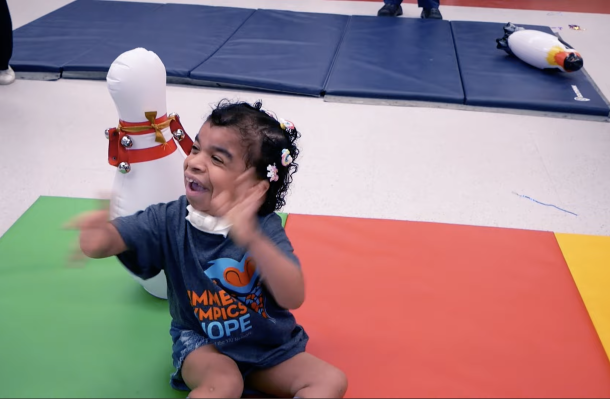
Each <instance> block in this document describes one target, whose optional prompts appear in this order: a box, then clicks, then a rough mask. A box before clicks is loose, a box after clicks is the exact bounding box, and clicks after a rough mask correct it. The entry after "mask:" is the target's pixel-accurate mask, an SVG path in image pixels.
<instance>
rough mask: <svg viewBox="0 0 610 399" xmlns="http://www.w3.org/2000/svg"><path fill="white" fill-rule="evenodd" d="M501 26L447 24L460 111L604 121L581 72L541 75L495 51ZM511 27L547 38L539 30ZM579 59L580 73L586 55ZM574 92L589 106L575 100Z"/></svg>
mask: <svg viewBox="0 0 610 399" xmlns="http://www.w3.org/2000/svg"><path fill="white" fill-rule="evenodd" d="M507 22H508V21H507ZM504 25H505V24H502V23H489V22H466V21H457V22H455V21H454V22H451V26H452V29H453V36H454V39H455V47H456V51H457V55H458V61H459V63H460V72H461V74H462V82H463V85H464V92H465V95H466V105H472V106H483V107H497V108H513V109H524V110H532V111H545V112H557V113H567V114H581V115H595V116H608V114H609V113H610V108H609V107H608V104H607V103H606V102H605V101H604V99H603V98H602V97H601V96H600V94H599V93H598V92H597V91H596V89H595V87H594V86H593V84H592V82H591V81H590V80H589V78H588V77H587V75H585V73H584V72H583V71H582V70H580V71H577V72H572V73H566V72H562V71H560V70H554V71H543V70H540V69H538V68H535V67H532V66H530V65H528V64H526V63H525V62H523V61H521V60H520V59H518V58H516V57H514V56H510V55H508V54H507V53H506V52H505V51H504V50H500V49H497V48H496V39H498V38H501V37H503V36H504V30H503V27H504ZM516 25H517V26H523V27H524V28H527V29H536V30H540V31H542V32H546V33H551V34H552V33H553V32H552V30H551V29H550V28H548V27H544V26H528V25H519V24H516ZM582 56H583V58H584V62H585V67H586V65H587V54H582ZM577 92H580V93H581V95H582V97H584V98H585V99H588V100H589V101H582V99H580V100H578V98H579V96H578V94H577Z"/></svg>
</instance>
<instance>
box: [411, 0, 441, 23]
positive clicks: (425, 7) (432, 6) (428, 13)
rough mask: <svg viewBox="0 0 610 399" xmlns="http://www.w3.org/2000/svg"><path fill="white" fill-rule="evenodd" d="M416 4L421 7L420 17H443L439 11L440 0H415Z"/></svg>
mask: <svg viewBox="0 0 610 399" xmlns="http://www.w3.org/2000/svg"><path fill="white" fill-rule="evenodd" d="M417 5H418V6H419V7H420V8H422V11H421V17H422V18H425V19H443V15H442V14H441V12H440V11H439V7H440V6H441V4H440V0H417Z"/></svg>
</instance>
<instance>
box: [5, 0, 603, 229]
mask: <svg viewBox="0 0 610 399" xmlns="http://www.w3.org/2000/svg"><path fill="white" fill-rule="evenodd" d="M149 1H151V0H149ZM152 1H155V0H152ZM159 1H160V0H159ZM69 2H70V1H69V0H9V7H10V9H11V13H12V18H13V24H14V28H17V27H19V26H21V25H23V24H26V23H28V22H30V21H32V20H34V19H36V18H38V17H40V16H42V15H44V14H46V13H48V12H50V11H52V10H53V9H56V8H58V7H61V6H62V5H65V4H67V3H69ZM166 2H167V1H166ZM180 2H181V3H200V4H211V5H221V4H222V5H227V6H237V7H252V8H256V7H265V8H277V9H291V10H299V11H313V12H332V13H344V14H361V15H375V13H376V12H377V9H378V8H379V7H380V4H381V2H380V1H377V2H349V1H325V0H282V1H280V0H249V1H246V0H228V1H214V0H190V1H189V0H182V1H180ZM404 9H405V15H406V17H417V16H418V15H419V11H418V9H417V8H416V7H415V6H414V5H405V6H404ZM442 12H443V15H444V16H445V18H446V19H452V20H480V21H494V22H508V21H511V22H516V23H529V24H542V25H549V26H562V27H563V29H562V31H561V34H562V36H563V37H564V38H565V39H566V40H567V41H568V42H569V43H570V44H572V45H573V46H574V47H576V48H578V49H579V50H580V51H581V52H582V53H583V55H584V57H585V62H586V68H587V70H588V72H589V73H590V74H591V76H592V77H593V78H594V79H595V81H596V82H597V84H598V85H599V87H600V88H601V90H602V91H603V92H604V94H605V95H606V96H607V97H610V75H609V74H608V65H610V53H608V51H607V50H608V46H607V38H608V37H610V16H609V15H593V14H575V13H561V14H557V13H548V12H544V11H518V10H500V9H483V8H461V7H443V8H442ZM549 14H550V15H549ZM568 24H578V25H581V26H582V27H584V28H585V29H586V30H584V31H573V30H570V29H568V27H567V25H568ZM492 45H493V44H492ZM167 93H168V96H167V102H168V109H169V111H170V112H178V113H179V114H180V115H181V117H182V120H183V122H184V124H185V127H186V128H187V130H188V132H189V133H191V134H194V133H195V132H196V131H197V129H198V128H199V126H200V124H201V123H202V119H203V118H204V117H205V115H206V114H207V112H208V111H209V109H210V108H209V105H210V104H211V103H214V102H216V101H218V100H220V99H222V98H225V97H226V98H231V99H244V100H248V101H254V100H256V99H259V98H260V99H262V100H263V102H264V104H265V106H266V107H267V108H270V109H272V110H274V111H275V112H276V113H278V114H279V115H282V116H284V117H286V118H287V119H291V120H292V121H294V123H295V124H296V125H297V127H298V128H299V129H300V130H301V131H302V133H303V138H302V140H301V146H302V150H303V152H302V159H301V162H300V163H301V170H300V171H299V173H298V174H297V175H296V179H295V184H294V187H293V190H292V193H291V195H290V197H289V199H288V204H287V207H286V208H285V210H286V211H289V212H294V213H306V214H325V215H344V216H357V217H375V218H393V219H401V220H422V221H435V222H448V223H459V224H474V225H484V226H502V227H513V228H525V229H539V230H548V231H557V232H574V233H581V234H597V235H610V123H603V122H586V121H574V120H562V119H553V118H544V117H533V116H522V115H507V114H494V113H483V112H471V111H457V110H443V109H431V108H409V107H390V106H368V105H348V104H338V103H327V102H324V101H322V100H321V99H311V98H300V97H292V96H285V95H274V94H264V93H253V92H241V91H235V90H218V89H209V88H202V87H189V86H168V89H167ZM0 114H1V115H2V123H1V124H0V131H1V136H2V139H3V142H2V145H0V162H1V168H0V187H1V189H0V190H1V191H0V204H1V206H0V234H3V233H4V232H5V231H6V230H7V229H8V228H9V227H10V226H11V224H12V223H13V222H14V221H15V220H17V218H18V217H19V216H20V215H21V214H22V213H23V212H24V211H25V210H26V209H27V208H28V207H29V206H30V205H31V204H32V202H33V201H34V200H35V199H36V198H37V197H38V196H40V195H55V196H71V197H96V196H98V195H99V193H100V192H101V191H106V190H108V189H109V188H110V186H111V183H112V180H113V178H114V173H115V170H114V169H113V168H112V167H110V166H109V165H108V164H107V163H106V156H107V141H106V139H105V138H104V129H105V128H106V127H110V126H112V125H115V124H116V119H117V114H116V110H115V108H114V104H113V102H112V100H111V98H110V96H109V94H108V92H107V89H106V85H105V82H103V81H78V80H60V81H56V82H39V81H26V80H19V81H17V82H15V83H14V84H13V85H10V86H0ZM513 192H518V193H520V194H524V195H528V196H531V197H533V198H535V199H537V200H539V201H542V202H546V203H552V204H555V205H557V206H559V207H561V208H564V209H567V210H569V211H572V212H574V213H576V214H577V215H578V216H574V215H571V214H568V213H565V212H562V211H559V210H557V209H555V208H550V207H545V206H542V205H539V204H536V203H534V202H532V201H530V200H527V199H524V198H520V197H517V196H516V195H514V194H513Z"/></svg>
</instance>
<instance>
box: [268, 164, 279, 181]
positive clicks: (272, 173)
mask: <svg viewBox="0 0 610 399" xmlns="http://www.w3.org/2000/svg"><path fill="white" fill-rule="evenodd" d="M267 170H268V171H269V173H267V177H268V178H269V181H278V176H277V168H276V167H275V164H273V165H269V166H267Z"/></svg>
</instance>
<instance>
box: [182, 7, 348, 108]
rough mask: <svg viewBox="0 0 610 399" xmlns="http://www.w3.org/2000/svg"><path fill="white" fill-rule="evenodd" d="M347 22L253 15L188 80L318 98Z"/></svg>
mask: <svg viewBox="0 0 610 399" xmlns="http://www.w3.org/2000/svg"><path fill="white" fill-rule="evenodd" d="M348 20H349V17H348V16H346V15H333V14H317V13H304V12H292V11H277V10H257V11H256V12H255V13H254V14H253V15H252V16H251V17H250V18H249V19H248V20H247V21H246V22H245V23H244V24H243V25H242V27H241V28H239V30H238V31H237V32H236V33H235V34H234V35H233V37H231V39H229V41H227V43H225V45H224V46H222V47H221V48H220V50H218V51H217V52H216V53H215V54H214V55H213V56H212V57H210V58H209V59H208V60H207V61H205V62H204V63H203V64H201V65H200V66H199V67H197V68H196V69H195V70H193V71H192V72H191V74H190V77H191V79H193V80H199V81H202V82H207V83H214V84H216V85H218V86H221V87H222V86H227V87H235V86H237V87H244V88H252V89H261V90H270V91H277V92H283V93H292V94H302V95H311V96H320V95H321V93H322V90H323V88H324V83H325V81H326V77H327V76H328V72H329V70H330V67H331V63H332V61H333V58H334V56H335V53H336V50H337V47H338V46H339V42H340V41H341V37H342V36H343V31H344V28H345V25H346V23H347V21H348Z"/></svg>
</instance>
